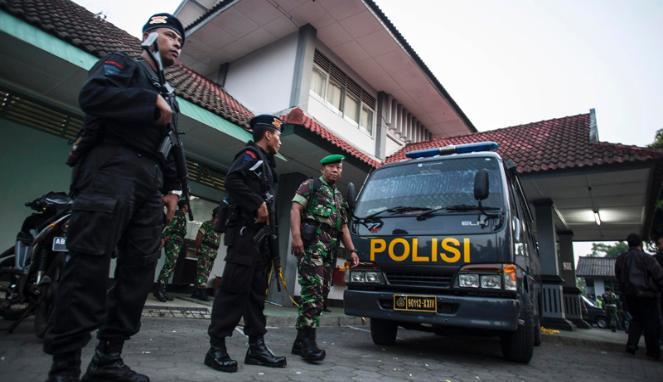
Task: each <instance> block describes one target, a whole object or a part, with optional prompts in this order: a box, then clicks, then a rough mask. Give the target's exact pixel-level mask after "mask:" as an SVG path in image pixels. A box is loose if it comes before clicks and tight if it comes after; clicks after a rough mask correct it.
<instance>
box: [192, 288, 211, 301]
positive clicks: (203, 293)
mask: <svg viewBox="0 0 663 382" xmlns="http://www.w3.org/2000/svg"><path fill="white" fill-rule="evenodd" d="M191 297H192V298H195V299H198V300H200V301H209V297H208V296H207V289H205V288H196V289H195V290H194V291H193V293H192V294H191Z"/></svg>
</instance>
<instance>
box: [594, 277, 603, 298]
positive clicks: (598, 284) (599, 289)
mask: <svg viewBox="0 0 663 382" xmlns="http://www.w3.org/2000/svg"><path fill="white" fill-rule="evenodd" d="M603 293H605V282H604V281H603V280H594V295H595V296H596V297H598V296H603Z"/></svg>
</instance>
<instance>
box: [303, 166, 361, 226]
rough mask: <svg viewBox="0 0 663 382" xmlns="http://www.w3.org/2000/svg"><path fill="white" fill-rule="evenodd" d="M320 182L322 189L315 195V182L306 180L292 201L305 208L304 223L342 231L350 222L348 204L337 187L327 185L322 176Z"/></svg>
mask: <svg viewBox="0 0 663 382" xmlns="http://www.w3.org/2000/svg"><path fill="white" fill-rule="evenodd" d="M320 181H321V185H320V189H319V190H317V192H315V194H313V191H314V190H312V188H313V182H314V180H313V179H308V180H306V181H305V182H304V183H302V184H301V185H300V186H299V188H298V189H297V193H295V197H294V198H293V199H292V201H293V202H295V203H298V204H301V205H302V206H303V207H304V212H303V216H302V223H304V222H306V221H312V222H316V223H319V224H321V225H327V226H329V227H331V228H333V229H335V230H337V231H340V230H341V227H342V226H343V224H347V222H348V218H347V216H348V215H347V211H348V207H347V204H346V203H345V200H344V199H343V195H342V194H341V191H339V189H338V188H337V187H336V186H335V185H330V184H329V183H327V182H326V181H325V179H324V177H322V176H321V177H320ZM312 194H313V195H312Z"/></svg>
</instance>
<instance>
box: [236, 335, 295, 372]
mask: <svg viewBox="0 0 663 382" xmlns="http://www.w3.org/2000/svg"><path fill="white" fill-rule="evenodd" d="M244 363H245V364H247V365H259V366H267V367H285V366H286V365H287V362H286V359H285V357H283V356H276V355H274V353H272V351H271V350H269V348H268V347H267V345H265V338H264V337H263V336H256V337H253V336H250V337H249V348H248V350H247V351H246V357H245V358H244Z"/></svg>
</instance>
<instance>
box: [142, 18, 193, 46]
mask: <svg viewBox="0 0 663 382" xmlns="http://www.w3.org/2000/svg"><path fill="white" fill-rule="evenodd" d="M159 28H169V29H172V30H174V31H175V32H177V33H178V34H179V35H180V37H182V46H184V27H183V26H182V23H181V22H180V20H178V19H177V17H175V16H173V15H171V14H170V13H157V14H154V15H152V16H150V18H149V19H148V20H147V22H146V23H145V25H143V33H145V32H149V31H152V30H155V29H159Z"/></svg>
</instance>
